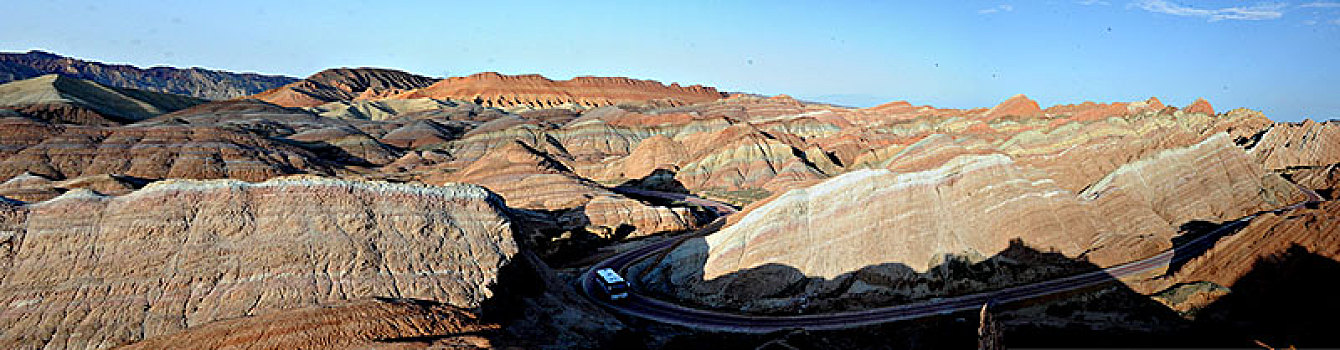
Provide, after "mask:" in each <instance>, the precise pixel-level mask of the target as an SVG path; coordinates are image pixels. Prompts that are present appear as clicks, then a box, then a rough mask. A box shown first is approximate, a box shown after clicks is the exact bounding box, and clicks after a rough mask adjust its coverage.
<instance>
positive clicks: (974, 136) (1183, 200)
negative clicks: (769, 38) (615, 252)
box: [644, 106, 1303, 311]
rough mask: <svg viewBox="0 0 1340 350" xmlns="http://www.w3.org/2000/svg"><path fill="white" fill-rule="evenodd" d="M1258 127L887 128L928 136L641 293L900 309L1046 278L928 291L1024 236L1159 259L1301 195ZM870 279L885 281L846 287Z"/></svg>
mask: <svg viewBox="0 0 1340 350" xmlns="http://www.w3.org/2000/svg"><path fill="white" fill-rule="evenodd" d="M891 108H901V107H896V106H895V107H891ZM833 113H836V112H833ZM1258 117H1259V115H1253V114H1244V113H1236V114H1235V113H1229V114H1227V115H1224V116H1211V115H1207V114H1203V113H1198V114H1185V113H1182V112H1172V113H1170V112H1167V111H1144V112H1140V113H1136V114H1131V115H1130V116H1129V117H1115V118H1103V119H1092V118H1077V119H1073V120H1064V119H1063V120H1060V121H1058V120H1056V119H1052V118H1042V120H1041V122H1044V123H1040V124H1034V126H1031V127H1027V128H1019V127H1017V126H1014V125H1019V124H1024V125H1027V124H1030V123H1034V121H1030V120H1029V119H1016V120H1012V121H1010V122H1009V123H1008V124H1001V123H999V121H998V120H997V121H988V122H987V123H986V124H979V125H982V126H983V127H982V128H978V127H958V126H954V125H952V124H954V123H960V122H971V123H977V122H975V121H970V120H968V119H957V118H954V117H951V118H947V119H940V122H939V125H938V126H934V125H933V126H931V127H930V128H928V129H922V128H921V127H916V128H912V129H910V130H907V131H898V130H891V131H886V132H895V133H896V132H909V133H912V134H916V133H927V134H928V135H926V136H921V137H919V139H918V138H917V137H911V138H908V139H909V140H916V141H915V142H912V143H911V144H909V145H905V146H894V147H897V150H896V151H893V152H887V153H886V154H890V155H889V156H885V157H876V158H872V159H878V160H877V161H872V162H867V163H865V164H867V165H865V167H869V168H873V169H868V170H849V171H848V172H846V173H844V174H842V175H838V176H835V177H832V178H829V179H827V180H823V181H822V182H819V183H817V184H815V185H812V186H807V187H799V188H797V189H792V190H789V191H782V192H781V194H780V195H776V196H773V197H772V198H770V199H769V200H766V201H764V202H762V203H761V204H756V205H754V206H751V207H749V208H746V210H745V212H744V213H743V215H740V216H739V217H738V218H737V219H734V220H735V221H734V222H733V223H732V224H731V225H730V226H728V227H726V228H724V229H723V230H721V231H720V232H717V233H715V234H712V235H710V236H708V237H706V239H704V240H703V242H702V243H701V244H686V245H685V246H684V247H682V248H679V249H678V250H676V251H675V252H673V253H671V255H670V257H668V258H667V259H666V260H665V261H664V262H663V263H661V264H659V265H654V266H644V268H647V269H649V270H650V271H651V272H652V273H650V274H649V275H648V276H651V277H648V281H646V282H647V283H646V284H648V285H661V286H669V285H672V286H680V287H679V288H675V289H674V290H670V289H666V290H664V291H663V292H665V293H670V294H675V295H677V296H678V297H681V298H686V299H690V300H696V301H698V302H701V303H704V304H706V305H711V306H717V307H730V308H743V309H748V310H756V311H768V310H773V311H776V310H782V309H786V308H793V307H795V306H796V303H799V302H800V300H801V299H798V298H799V297H800V296H805V295H813V294H812V293H818V294H820V295H830V296H831V295H846V296H849V297H850V296H854V295H882V297H883V298H886V299H889V298H891V299H890V300H900V299H898V298H924V297H929V296H936V295H945V293H962V292H965V291H971V290H980V289H991V288H999V287H1002V286H1005V285H1011V284H1018V283H1023V282H1027V281H1029V280H1034V279H1041V278H1047V277H1049V276H1048V275H1047V274H1046V273H1038V274H1021V275H1009V274H1000V275H1005V276H1010V278H1008V279H1000V278H996V277H990V278H986V279H976V280H972V279H969V280H967V281H953V280H943V282H936V283H950V284H954V285H956V287H954V288H932V287H927V285H926V284H924V283H926V282H925V281H926V280H928V279H932V280H933V279H936V278H941V277H937V275H936V273H938V272H936V270H938V269H941V268H942V267H943V266H946V265H945V264H947V263H948V262H949V261H951V260H964V261H967V262H968V263H976V262H982V261H985V260H989V259H991V258H992V257H994V256H997V255H999V254H1002V253H1003V252H1004V251H1006V250H1007V249H1009V248H1011V247H1012V246H1013V245H1014V244H1015V242H1014V241H1015V240H1016V239H1017V240H1019V242H1021V243H1022V244H1023V245H1024V246H1026V247H1029V248H1032V249H1036V250H1040V251H1044V252H1056V253H1060V254H1063V255H1064V256H1068V257H1071V258H1076V259H1078V258H1080V257H1081V256H1083V257H1084V259H1088V260H1089V261H1090V262H1092V263H1095V264H1098V265H1100V266H1106V265H1112V264H1116V263H1120V262H1125V261H1129V260H1133V259H1136V258H1139V257H1144V256H1149V255H1152V254H1154V253H1156V252H1159V251H1161V250H1164V249H1167V248H1170V247H1171V245H1172V243H1171V238H1172V237H1173V236H1176V235H1177V234H1178V228H1179V226H1180V225H1182V224H1184V223H1187V222H1189V221H1192V220H1213V221H1223V220H1229V219H1234V218H1237V217H1241V216H1243V215H1247V214H1250V213H1253V212H1256V211H1259V210H1266V209H1272V208H1276V207H1280V206H1283V205H1286V204H1290V203H1293V202H1296V201H1298V200H1301V199H1302V198H1303V196H1302V194H1301V192H1299V191H1298V190H1297V189H1296V188H1294V187H1293V185H1292V184H1290V183H1289V182H1287V181H1286V180H1285V179H1283V178H1281V177H1280V176H1279V175H1276V174H1274V173H1271V172H1269V171H1267V169H1265V168H1264V167H1262V166H1261V164H1259V163H1257V162H1256V160H1255V159H1254V157H1252V156H1251V155H1250V154H1249V153H1248V152H1247V151H1245V150H1244V149H1243V148H1242V147H1239V144H1237V143H1235V142H1234V141H1235V140H1236V139H1238V138H1239V137H1243V136H1241V135H1252V134H1254V133H1255V132H1256V130H1260V129H1259V125H1261V122H1260V119H1257V118H1258ZM859 122H863V121H858V123H859ZM876 122H877V123H878V122H880V121H876ZM993 123H995V124H994V125H993ZM946 124H951V125H946ZM903 125H905V124H903ZM946 126H949V128H948V129H946V128H945V127H946ZM844 131H845V130H844ZM905 142H906V141H905ZM894 145H897V144H896V143H895V144H894ZM821 146H822V144H821ZM880 158H883V159H880ZM811 183H813V182H811ZM798 184H804V183H803V182H798ZM890 264H892V265H890ZM872 269H873V270H872ZM858 271H860V273H858ZM870 273H874V274H877V275H878V274H881V273H882V274H884V275H885V276H886V277H883V280H884V281H885V282H883V284H878V283H876V284H872V283H871V282H870V281H869V280H866V279H860V281H863V282H859V283H851V281H853V278H855V277H853V276H859V275H866V274H870ZM751 274H752V275H751ZM764 275H766V276H769V277H767V278H763V277H760V276H764ZM887 276H895V277H887ZM897 276H901V277H897ZM916 276H920V277H916ZM908 278H911V280H908ZM813 279H818V280H819V281H818V282H811V281H813ZM918 279H919V280H921V281H922V282H906V281H916V280H918ZM899 281H904V282H899ZM918 283H921V284H918ZM682 286H688V287H687V288H683V287H682ZM730 286H734V287H739V288H733V287H730ZM745 286H747V287H745ZM872 293H873V294H872ZM763 296H766V297H763ZM901 300H906V299H901ZM886 301H887V300H886Z"/></svg>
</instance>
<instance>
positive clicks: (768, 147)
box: [0, 52, 1340, 349]
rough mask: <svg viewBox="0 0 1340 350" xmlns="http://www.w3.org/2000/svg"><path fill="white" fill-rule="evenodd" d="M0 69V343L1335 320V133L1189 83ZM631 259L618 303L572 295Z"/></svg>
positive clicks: (1082, 334)
mask: <svg viewBox="0 0 1340 350" xmlns="http://www.w3.org/2000/svg"><path fill="white" fill-rule="evenodd" d="M0 68H4V69H3V70H0V72H4V73H3V74H0V81H2V82H3V84H2V85H0V181H3V182H2V183H0V248H3V249H0V306H3V307H2V308H0V347H3V348H16V349H37V348H65V349H103V348H115V347H122V346H126V347H128V348H146V349H147V348H177V347H181V346H188V347H199V348H238V349H241V348H252V347H260V348H332V349H337V348H501V347H511V346H515V347H521V348H683V347H702V346H704V345H703V344H710V346H708V347H709V348H717V347H722V348H756V347H759V348H777V349H783V348H825V349H827V348H832V349H838V348H843V349H850V348H867V347H895V348H898V347H931V348H942V347H971V346H973V344H976V341H977V338H976V337H975V336H976V333H975V332H976V330H977V329H978V326H979V325H978V322H977V320H978V319H979V318H981V319H982V320H983V323H982V324H983V327H984V328H983V329H988V328H989V329H992V330H993V331H994V332H1003V334H1004V338H1003V341H1004V343H1005V344H1008V345H1011V346H1067V347H1081V346H1082V347H1097V346H1161V347H1176V346H1216V347H1253V346H1257V345H1256V344H1258V343H1257V342H1260V343H1263V344H1297V345H1299V346H1326V345H1335V344H1336V343H1335V340H1334V337H1333V336H1332V335H1331V334H1330V332H1331V331H1332V330H1333V329H1334V327H1335V326H1337V325H1340V324H1338V323H1337V322H1335V321H1333V320H1334V316H1333V315H1334V314H1335V313H1337V312H1340V302H1337V301H1336V298H1334V297H1333V296H1332V295H1331V294H1333V293H1334V291H1335V288H1334V287H1336V286H1334V284H1335V283H1334V282H1333V281H1335V277H1336V276H1340V262H1337V259H1340V204H1336V203H1335V202H1332V201H1330V200H1331V199H1333V196H1334V195H1335V190H1336V188H1337V186H1338V185H1340V170H1337V165H1340V124H1336V123H1333V122H1315V121H1311V120H1307V121H1304V122H1301V123H1281V122H1275V121H1272V120H1270V119H1268V118H1267V116H1265V115H1263V114H1262V113H1260V112H1256V111H1253V110H1249V109H1243V108H1238V109H1228V110H1225V109H1222V108H1220V109H1218V110H1216V108H1214V107H1213V106H1212V105H1211V104H1210V102H1207V101H1205V100H1203V99H1198V100H1196V101H1194V102H1193V103H1191V104H1189V105H1187V106H1184V107H1176V106H1169V105H1165V104H1164V103H1163V102H1162V101H1160V100H1159V99H1158V98H1153V97H1151V98H1149V99H1146V100H1143V101H1131V102H1105V103H1095V102H1082V103H1078V104H1068V105H1057V106H1049V107H1044V106H1040V105H1039V104H1038V103H1037V102H1036V101H1034V100H1031V99H1029V98H1028V97H1027V96H1025V95H1016V96H1013V97H1009V98H1007V99H1005V100H1004V101H1002V102H1000V104H998V105H996V106H992V107H983V108H975V109H946V108H937V107H932V106H918V105H915V104H913V103H909V102H901V101H899V102H891V103H887V104H883V105H879V106H876V107H872V108H848V107H841V106H834V105H828V104H819V103H810V102H805V101H800V100H797V99H794V98H791V97H788V96H786V95H777V96H771V97H768V96H760V95H753V94H744V93H726V92H722V91H718V90H717V89H715V88H712V87H707V86H701V85H680V84H676V83H671V84H664V83H661V82H656V81H650V80H639V79H631V78H622V77H577V78H573V79H570V80H551V79H548V78H545V77H543V76H539V75H503V74H497V73H479V74H474V75H470V76H465V77H453V78H445V79H442V78H433V77H427V76H421V75H416V74H412V73H407V72H402V71H398V70H393V69H381V68H338V69H329V70H325V71H322V72H319V73H316V74H314V75H312V76H310V77H307V78H304V79H297V78H287V77H272V76H261V75H254V74H237V73H229V72H219V71H209V70H201V69H182V70H178V69H175V68H165V67H160V68H153V69H150V70H146V69H140V68H136V67H129V66H115V65H105V64H101V63H97V62H89V61H83V60H77V59H72V58H66V57H61V56H57V55H54V54H49V53H41V52H33V53H27V54H3V55H0ZM1221 107H1222V106H1221ZM736 209H738V213H736V212H735V211H736ZM659 246H664V247H665V248H664V249H658V250H653V249H649V248H648V247H659ZM629 254H640V255H638V257H639V258H638V259H635V260H630V261H627V262H626V265H624V266H621V267H623V268H621V269H620V270H619V273H622V274H624V276H625V277H626V278H628V279H629V280H630V281H631V282H632V285H633V286H634V289H635V292H636V293H637V296H636V298H634V300H630V301H627V302H623V303H621V302H619V301H615V302H610V301H608V298H607V297H605V296H602V295H601V294H599V293H595V294H593V293H589V290H588V288H585V287H584V286H585V284H586V283H587V278H588V276H589V275H590V274H589V270H590V269H591V268H592V267H593V266H606V265H605V264H609V263H611V262H612V261H616V260H620V257H624V256H631V255H629ZM1151 257H1152V258H1151ZM1160 257H1164V258H1163V259H1164V260H1160V261H1156V262H1158V264H1155V265H1151V266H1154V267H1155V268H1149V269H1143V270H1138V271H1134V272H1131V271H1133V270H1132V269H1133V268H1132V267H1131V266H1137V265H1126V264H1127V263H1131V262H1137V263H1140V264H1139V265H1138V266H1145V265H1144V264H1145V263H1148V262H1149V261H1154V260H1150V259H1160ZM1104 269H1106V270H1104ZM1074 276H1088V277H1084V278H1097V280H1096V282H1094V283H1089V284H1086V285H1084V286H1083V287H1082V288H1068V289H1060V288H1059V287H1057V288H1056V292H1055V293H1048V294H1046V295H1043V296H1039V297H1032V298H1029V299H1028V300H1004V299H1002V300H999V303H997V302H996V301H991V302H987V303H983V304H986V308H982V305H976V306H975V307H974V308H972V309H971V310H967V311H965V310H959V309H953V310H948V309H946V310H943V311H927V312H920V313H915V312H914V313H910V315H913V316H915V317H909V318H906V319H898V320H892V321H890V322H883V323H879V322H877V323H874V324H863V325H862V326H861V327H858V328H850V329H843V327H818V328H814V329H807V327H801V326H797V327H794V328H792V329H790V330H785V327H783V330H778V331H773V332H766V333H761V334H759V333H747V332H745V333H737V332H732V331H730V330H729V329H726V330H723V329H720V328H711V327H709V326H708V324H709V323H710V322H708V321H710V320H704V319H693V318H691V317H679V318H678V320H679V321H678V322H677V323H675V322H672V324H675V325H673V326H672V325H665V324H662V322H661V321H658V320H664V319H666V318H675V317H676V315H674V314H667V315H659V316H658V315H648V314H646V313H641V314H639V312H637V311H638V310H642V309H638V308H637V305H642V304H638V303H637V300H649V299H656V300H659V302H660V303H662V304H660V305H673V307H674V308H675V309H674V310H708V311H711V312H714V313H718V314H729V315H736V316H738V317H745V318H750V317H752V318H754V319H757V320H760V321H759V322H763V321H762V320H775V319H785V318H784V317H783V316H787V317H790V316H797V315H813V317H825V316H824V315H843V314H844V313H851V312H871V313H873V312H882V310H886V309H888V308H890V307H895V308H896V307H897V306H898V305H909V306H908V307H909V308H912V307H919V305H930V306H926V307H928V308H929V307H933V306H934V305H940V304H938V303H943V302H944V301H952V300H956V298H964V297H965V296H973V295H976V294H977V293H992V292H999V291H1008V290H1022V289H1021V288H1032V287H1034V286H1037V287H1038V288H1040V289H1045V288H1043V287H1048V286H1060V285H1068V284H1067V283H1069V282H1067V281H1073V280H1074V278H1076V277H1074ZM1095 276H1096V277H1095ZM1012 288H1013V289H1012ZM979 309H980V312H979ZM988 316H990V317H988ZM658 317H659V318H658ZM988 318H990V319H992V321H991V322H995V323H998V324H994V323H993V325H992V326H991V327H986V326H985V325H986V324H987V323H986V319H988ZM768 322H772V321H768ZM778 322H780V321H778ZM890 339H917V340H916V341H915V342H912V343H906V342H894V343H896V344H893V345H890V344H891V343H890ZM998 340H999V339H998ZM187 344H189V345H187ZM898 344H902V345H898Z"/></svg>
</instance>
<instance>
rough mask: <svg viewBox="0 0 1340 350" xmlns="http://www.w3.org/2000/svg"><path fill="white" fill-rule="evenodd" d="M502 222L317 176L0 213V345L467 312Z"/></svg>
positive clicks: (472, 190) (488, 269) (481, 289)
mask: <svg viewBox="0 0 1340 350" xmlns="http://www.w3.org/2000/svg"><path fill="white" fill-rule="evenodd" d="M503 210H505V209H504V207H503V206H502V203H501V200H499V199H498V198H497V197H495V196H494V195H492V194H491V193H489V192H488V191H485V190H484V189H482V188H480V187H477V186H470V185H449V186H445V187H427V186H415V185H392V184H386V183H369V182H347V181H338V180H327V179H317V178H287V179H277V180H271V181H267V182H263V183H257V184H248V183H243V182H239V181H205V182H197V181H164V182H158V183H154V184H152V185H150V186H148V187H146V188H144V189H142V190H139V191H136V192H134V193H132V194H129V195H125V196H119V197H107V196H101V195H96V194H92V193H91V192H87V191H80V190H76V191H71V192H69V193H66V194H65V195H63V196H61V197H58V198H56V199H53V200H50V201H47V202H43V203H40V204H30V205H16V204H13V203H5V204H3V207H2V208H0V224H3V228H2V229H0V232H3V235H4V238H3V240H2V241H3V242H4V244H5V245H4V247H5V248H6V249H4V250H3V251H2V253H3V256H0V262H3V265H0V304H3V305H7V307H6V311H5V312H4V313H3V314H0V325H3V326H0V329H4V331H2V332H0V344H5V345H4V346H6V347H10V348H39V347H58V348H79V349H91V348H105V347H111V346H117V345H123V344H127V343H130V342H133V341H137V340H140V339H144V338H149V337H153V336H158V335H165V334H171V333H175V332H178V331H181V330H183V329H186V328H188V327H193V326H198V325H204V324H208V323H210V322H212V321H217V320H223V319H230V318H236V317H242V316H250V315H265V314H271V313H279V312H281V311H280V310H285V309H293V308H298V307H308V306H317V305H326V304H331V303H336V302H340V301H343V300H351V299H359V298H368V297H384V298H414V299H426V300H433V301H437V302H441V303H445V304H449V305H452V306H455V307H461V308H473V307H477V306H478V305H479V303H480V302H481V301H482V300H484V299H485V298H488V297H489V296H490V295H491V292H490V290H489V286H490V284H492V283H493V282H494V281H495V280H496V278H497V272H498V269H499V268H500V267H501V266H503V265H504V264H506V263H507V262H508V261H509V259H510V258H511V256H512V255H513V254H515V253H516V252H517V246H516V244H515V243H514V242H513V241H512V238H511V235H512V228H511V226H510V223H509V221H508V219H507V218H506V217H505V216H504V215H503ZM373 309H374V310H373V311H366V310H365V311H366V312H373V313H378V312H390V313H393V314H398V315H404V317H409V318H408V319H405V318H404V317H401V316H394V315H392V316H393V317H388V318H387V319H384V321H385V322H401V321H396V320H397V317H400V318H399V319H405V321H404V322H410V323H406V325H408V324H419V323H418V322H420V321H425V322H427V321H432V322H437V321H434V320H438V321H441V319H438V318H433V317H430V318H429V319H427V320H425V319H423V318H422V317H427V316H423V315H419V316H416V315H414V314H409V315H406V314H405V313H404V312H406V311H405V310H401V311H396V310H387V309H385V308H381V307H373ZM376 310H380V311H376ZM410 311H412V310H410ZM316 312H317V313H318V314H319V313H321V312H319V311H316ZM353 312H364V311H357V310H354V311H353ZM275 317H278V318H287V317H290V316H284V315H280V316H275ZM342 317H347V316H342ZM340 319H343V320H346V321H340V322H350V321H348V319H347V318H340ZM415 319H418V320H420V321H414V320H415ZM238 322H244V323H245V322H248V321H238ZM308 324H310V323H308ZM363 324H364V325H368V324H366V323H363ZM433 324H437V323H432V324H429V325H433ZM301 325H302V323H298V324H295V325H294V326H295V327H297V326H301ZM352 326H353V325H351V327H352ZM368 326H369V327H386V326H377V325H375V324H373V325H368ZM426 326H427V325H426ZM434 327H436V326H434ZM432 328H433V327H428V328H425V329H423V330H424V331H429V330H431V329H432ZM208 329H211V328H206V330H205V331H203V332H209V330H208ZM278 336H280V337H281V338H282V335H278ZM186 337H187V338H188V339H190V337H192V336H191V335H187V336H186ZM278 340H282V339H278ZM278 340H277V341H278ZM220 341H225V342H226V341H227V338H225V339H221V340H220Z"/></svg>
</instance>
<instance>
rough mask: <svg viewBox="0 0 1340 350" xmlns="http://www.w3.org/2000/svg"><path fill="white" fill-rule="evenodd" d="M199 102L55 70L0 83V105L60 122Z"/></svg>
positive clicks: (100, 120) (110, 120)
mask: <svg viewBox="0 0 1340 350" xmlns="http://www.w3.org/2000/svg"><path fill="white" fill-rule="evenodd" d="M202 102H203V100H200V99H197V98H192V97H186V96H178V95H170V94H163V93H156V92H149V91H143V90H134V89H124V88H114V87H108V86H104V85H101V84H98V83H94V82H91V81H87V80H81V79H75V78H68V77H64V76H60V75H54V74H52V75H44V76H41V77H37V78H32V79H28V80H21V81H16V82H10V83H7V84H4V85H0V108H2V109H9V110H13V111H15V112H17V113H18V114H19V115H21V116H23V117H26V118H30V119H34V120H41V121H46V122H51V123H62V124H82V125H100V126H109V125H120V124H125V123H131V122H135V121H140V120H144V119H148V118H150V117H154V116H157V115H160V114H163V113H167V112H172V111H176V110H179V109H183V108H187V107H191V106H194V105H197V104H200V103H202Z"/></svg>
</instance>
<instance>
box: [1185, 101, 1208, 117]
mask: <svg viewBox="0 0 1340 350" xmlns="http://www.w3.org/2000/svg"><path fill="white" fill-rule="evenodd" d="M1182 110H1183V111H1185V112H1187V113H1203V114H1205V115H1214V107H1212V106H1210V102H1208V101H1205V99H1203V98H1198V99H1196V101H1195V102H1191V104H1190V105H1187V106H1186V108H1184V109H1182Z"/></svg>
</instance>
